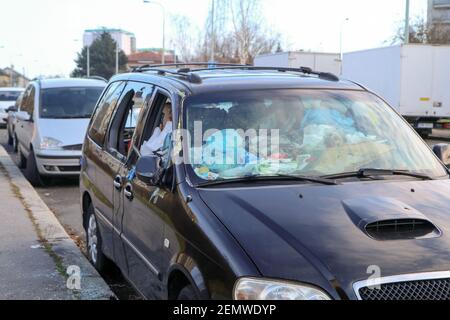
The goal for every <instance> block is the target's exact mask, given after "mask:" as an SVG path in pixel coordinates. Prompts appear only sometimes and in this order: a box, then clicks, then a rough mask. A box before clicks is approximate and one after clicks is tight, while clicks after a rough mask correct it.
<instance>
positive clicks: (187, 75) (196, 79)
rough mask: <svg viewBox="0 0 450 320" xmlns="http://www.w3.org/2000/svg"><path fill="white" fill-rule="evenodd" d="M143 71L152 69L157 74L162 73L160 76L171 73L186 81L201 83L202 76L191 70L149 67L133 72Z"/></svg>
mask: <svg viewBox="0 0 450 320" xmlns="http://www.w3.org/2000/svg"><path fill="white" fill-rule="evenodd" d="M144 71H153V72H156V73H157V74H158V75H162V76H163V75H165V74H171V75H175V76H179V77H183V78H185V79H186V80H187V81H189V82H192V83H202V78H201V77H200V76H199V75H198V74H195V73H192V72H183V71H180V70H170V69H159V68H149V69H145V70H140V71H135V72H144Z"/></svg>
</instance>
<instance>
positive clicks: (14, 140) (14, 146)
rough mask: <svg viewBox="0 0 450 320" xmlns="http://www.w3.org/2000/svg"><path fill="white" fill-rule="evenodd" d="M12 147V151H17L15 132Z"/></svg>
mask: <svg viewBox="0 0 450 320" xmlns="http://www.w3.org/2000/svg"><path fill="white" fill-rule="evenodd" d="M12 147H13V151H14V152H18V151H19V144H18V142H17V135H16V134H14V135H13V141H12Z"/></svg>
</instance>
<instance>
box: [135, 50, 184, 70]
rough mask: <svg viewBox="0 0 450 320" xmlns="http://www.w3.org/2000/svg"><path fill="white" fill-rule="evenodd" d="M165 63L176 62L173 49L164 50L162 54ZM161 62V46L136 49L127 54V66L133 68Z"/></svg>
mask: <svg viewBox="0 0 450 320" xmlns="http://www.w3.org/2000/svg"><path fill="white" fill-rule="evenodd" d="M164 58H165V63H175V62H177V57H176V56H175V52H174V51H173V50H166V53H165V55H164ZM161 62H162V49H161V48H146V49H138V50H137V52H135V53H132V54H130V55H128V68H129V69H133V68H136V67H140V66H143V65H146V64H160V63H161Z"/></svg>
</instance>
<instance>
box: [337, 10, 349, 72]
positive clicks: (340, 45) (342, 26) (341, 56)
mask: <svg viewBox="0 0 450 320" xmlns="http://www.w3.org/2000/svg"><path fill="white" fill-rule="evenodd" d="M349 20H350V18H345V19H344V20H343V21H342V23H341V34H340V39H339V42H340V43H339V59H340V60H341V61H340V62H341V68H340V69H341V75H342V63H343V60H344V52H343V46H342V43H343V37H344V25H345V23H346V22H348V21H349Z"/></svg>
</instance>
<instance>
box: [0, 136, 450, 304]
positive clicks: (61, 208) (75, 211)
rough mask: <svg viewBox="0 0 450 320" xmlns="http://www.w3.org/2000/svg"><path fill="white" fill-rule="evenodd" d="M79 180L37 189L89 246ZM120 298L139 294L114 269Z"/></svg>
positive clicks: (110, 276)
mask: <svg viewBox="0 0 450 320" xmlns="http://www.w3.org/2000/svg"><path fill="white" fill-rule="evenodd" d="M426 142H427V143H428V144H429V145H430V146H432V145H434V144H437V143H450V130H434V131H433V135H432V136H430V138H429V139H427V140H426ZM0 143H1V144H2V145H3V146H4V147H5V148H6V150H7V151H8V153H9V154H10V156H11V157H12V158H13V160H14V161H15V162H16V163H17V160H18V159H17V154H15V153H13V152H12V148H11V147H10V146H8V145H7V133H6V130H3V129H2V130H0ZM78 183H79V182H78V179H58V180H54V181H52V183H51V185H49V186H47V187H45V188H37V189H36V190H37V192H38V193H39V195H40V196H41V198H42V199H43V200H44V202H45V203H46V204H47V206H48V207H49V208H50V209H51V210H52V211H53V213H54V214H55V216H56V217H57V218H58V220H59V221H60V222H61V224H62V225H63V227H64V228H65V229H66V231H67V232H68V233H69V235H70V236H71V237H72V238H73V239H74V240H75V242H76V243H77V245H78V246H79V247H80V248H82V249H84V248H85V233H84V230H83V227H82V224H81V210H80V203H79V189H78ZM102 276H103V277H104V278H105V280H106V281H107V283H108V284H109V285H110V286H111V288H112V290H113V291H114V293H115V294H116V295H117V296H118V297H119V299H137V298H138V295H137V294H136V292H135V291H134V290H133V289H132V288H131V286H130V285H129V284H128V283H127V282H126V281H125V280H124V279H123V278H122V276H121V275H120V272H118V271H117V270H112V271H110V272H108V273H107V274H104V275H102Z"/></svg>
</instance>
